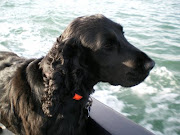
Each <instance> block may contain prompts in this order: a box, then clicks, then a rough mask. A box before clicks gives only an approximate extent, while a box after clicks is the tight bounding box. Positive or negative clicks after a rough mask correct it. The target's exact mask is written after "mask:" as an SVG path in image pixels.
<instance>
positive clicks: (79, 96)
mask: <svg viewBox="0 0 180 135" xmlns="http://www.w3.org/2000/svg"><path fill="white" fill-rule="evenodd" d="M82 98H83V97H82V96H81V95H79V94H77V93H75V95H74V97H73V99H75V100H81V99H82Z"/></svg>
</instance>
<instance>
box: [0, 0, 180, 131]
mask: <svg viewBox="0 0 180 135" xmlns="http://www.w3.org/2000/svg"><path fill="white" fill-rule="evenodd" d="M97 13H101V14H104V15H105V16H107V17H108V18H110V19H112V20H114V21H115V22H118V23H120V24H122V25H123V26H124V32H125V36H126V37H127V39H128V40H129V41H130V42H131V44H133V45H135V46H136V47H138V48H139V49H141V50H142V51H144V52H146V53H147V54H148V55H149V56H150V57H152V58H153V59H154V60H155V62H156V67H155V68H154V69H153V70H152V72H151V73H150V76H149V77H148V78H147V79H146V80H145V81H144V82H143V83H141V84H140V85H138V86H135V87H132V88H123V87H121V86H111V85H109V84H106V83H99V84H97V85H96V86H95V87H94V88H95V89H96V92H95V93H94V94H93V96H94V97H96V98H98V99H99V100H100V101H102V102H103V103H105V104H107V105H108V106H110V107H112V108H114V109H115V110H116V111H118V112H120V113H122V114H124V115H125V116H127V117H128V118H130V119H131V120H133V121H135V122H136V123H138V124H140V125H142V126H143V127H145V128H146V129H148V130H150V131H152V132H153V133H154V134H156V135H180V0H66V1H65V0H0V50H10V51H13V52H16V53H17V54H19V55H20V56H23V57H27V58H31V57H35V58H38V57H41V56H44V55H45V54H46V53H47V52H48V50H49V49H50V48H51V46H52V45H53V43H54V41H55V40H56V37H58V36H59V35H60V34H61V33H62V32H63V30H64V29H65V28H66V26H67V25H68V24H69V23H70V22H71V21H72V20H73V19H74V18H76V17H79V16H83V15H91V14H97Z"/></svg>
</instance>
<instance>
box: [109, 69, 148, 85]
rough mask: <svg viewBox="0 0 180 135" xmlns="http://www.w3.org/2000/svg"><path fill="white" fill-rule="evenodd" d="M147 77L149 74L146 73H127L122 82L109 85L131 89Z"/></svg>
mask: <svg viewBox="0 0 180 135" xmlns="http://www.w3.org/2000/svg"><path fill="white" fill-rule="evenodd" d="M148 75H149V72H146V73H136V72H128V73H127V74H126V75H125V77H124V80H120V81H119V82H118V81H117V82H116V81H114V82H109V83H110V84H111V85H114V86H116V85H121V86H122V87H133V86H136V85H138V84H140V83H141V82H143V81H144V80H145V79H146V77H147V76H148Z"/></svg>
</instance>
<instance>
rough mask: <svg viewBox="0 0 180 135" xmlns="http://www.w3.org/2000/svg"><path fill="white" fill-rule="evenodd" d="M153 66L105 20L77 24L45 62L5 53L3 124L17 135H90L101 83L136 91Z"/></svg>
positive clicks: (0, 92) (1, 64) (0, 79)
mask: <svg viewBox="0 0 180 135" xmlns="http://www.w3.org/2000/svg"><path fill="white" fill-rule="evenodd" d="M153 67H154V61H153V60H151V59H150V58H149V57H148V56H147V55H146V54H145V53H143V52H142V51H140V50H139V49H137V48H135V47H134V46H133V45H131V44H130V43H129V42H128V41H127V40H126V38H125V37H124V34H123V27H122V26H121V25H120V24H117V23H115V22H113V21H111V20H110V19H108V18H106V17H105V16H103V15H93V16H85V17H79V18H77V19H75V20H74V21H73V22H72V23H71V24H70V25H69V26H68V27H67V28H66V30H65V31H64V32H63V33H62V35H61V36H60V37H59V38H57V41H56V42H55V43H54V45H53V47H52V49H51V50H50V51H49V53H48V54H47V55H46V56H45V57H43V58H40V59H29V60H27V59H25V58H21V57H19V56H17V55H16V54H14V53H10V52H0V122H1V123H3V124H4V125H5V126H6V127H7V128H8V129H9V130H11V131H12V132H14V133H16V134H26V135H49V134H50V135H85V134H86V127H85V125H86V124H85V123H86V120H87V110H86V105H87V103H88V99H89V95H90V94H91V93H92V92H93V86H94V85H95V84H97V83H98V82H108V83H110V84H112V85H121V86H124V87H131V86H134V85H137V84H139V83H141V82H142V81H143V80H144V79H145V78H146V77H147V76H148V74H149V72H150V70H151V69H152V68H153Z"/></svg>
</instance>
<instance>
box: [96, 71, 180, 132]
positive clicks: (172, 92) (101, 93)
mask: <svg viewBox="0 0 180 135" xmlns="http://www.w3.org/2000/svg"><path fill="white" fill-rule="evenodd" d="M179 86H180V85H179V82H178V80H176V78H175V77H174V75H173V74H172V73H171V72H170V71H168V70H167V68H165V67H157V68H155V69H154V70H153V71H152V72H151V75H150V76H149V77H148V78H147V79H146V80H145V82H143V83H141V84H140V85H138V86H135V87H132V88H128V89H127V88H122V87H120V86H110V85H108V84H105V83H101V84H98V85H96V86H95V87H94V88H95V90H96V92H95V93H94V95H93V96H94V97H96V98H98V99H99V100H100V101H101V102H103V103H105V104H106V105H108V106H111V107H112V108H113V109H115V110H116V111H118V112H121V113H122V114H124V115H125V116H127V117H129V118H130V119H133V120H134V121H135V122H137V123H139V124H140V125H142V126H145V127H146V128H147V129H149V130H150V131H153V132H154V133H155V134H156V135H164V134H167V135H178V134H177V133H179V132H180V120H179V118H180V109H178V110H177V108H178V107H179V104H180V93H179V92H178V90H179V89H180V87H179ZM172 116H173V117H172ZM172 125H174V126H172ZM159 129H161V130H160V131H159Z"/></svg>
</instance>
